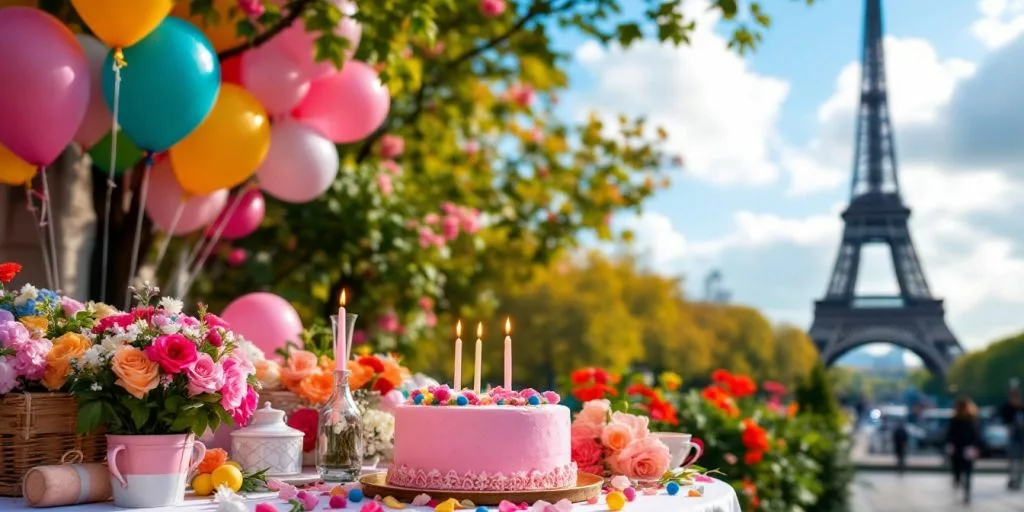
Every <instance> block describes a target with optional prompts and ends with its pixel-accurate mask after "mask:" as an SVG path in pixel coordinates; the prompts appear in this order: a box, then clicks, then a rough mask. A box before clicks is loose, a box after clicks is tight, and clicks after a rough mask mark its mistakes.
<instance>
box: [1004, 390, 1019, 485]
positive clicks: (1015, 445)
mask: <svg viewBox="0 0 1024 512" xmlns="http://www.w3.org/2000/svg"><path fill="white" fill-rule="evenodd" d="M1010 386H1011V387H1010V394H1009V397H1008V398H1007V400H1006V403H1005V404H1003V406H1002V407H1000V408H999V417H1000V418H1001V419H1002V420H1003V423H1004V424H1005V425H1006V428H1007V430H1008V431H1009V432H1008V433H1009V438H1010V439H1009V443H1008V444H1007V446H1006V457H1007V458H1008V459H1009V466H1010V480H1009V482H1007V484H1006V486H1007V487H1008V488H1009V489H1010V490H1011V491H1019V490H1021V483H1022V481H1024V404H1022V403H1021V397H1020V387H1019V386H1018V385H1017V383H1016V382H1013V383H1011V385H1010Z"/></svg>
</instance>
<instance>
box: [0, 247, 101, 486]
mask: <svg viewBox="0 0 1024 512" xmlns="http://www.w3.org/2000/svg"><path fill="white" fill-rule="evenodd" d="M20 270H21V265H19V264H17V263H10V262H9V263H2V264H0V417H3V418H7V419H8V421H5V422H3V424H2V425H0V454H2V455H0V496H21V493H22V486H21V480H22V477H23V476H24V474H25V473H26V472H27V471H28V470H29V469H31V468H32V467H35V466H40V465H46V464H57V463H59V462H60V460H61V458H62V457H63V456H64V454H65V451H66V450H68V449H69V448H70V449H75V450H78V451H80V452H82V455H83V457H82V459H83V461H85V462H99V461H102V460H103V457H104V456H105V452H106V448H105V443H104V438H103V436H101V435H90V436H80V435H78V434H77V432H76V431H75V429H74V417H75V400H74V398H73V397H71V396H70V395H68V394H66V393H55V392H60V391H64V390H66V387H67V385H66V383H67V377H68V374H69V372H70V371H71V364H72V362H73V361H74V360H76V359H77V358H80V357H81V356H82V355H83V354H84V353H85V351H86V350H87V349H88V348H89V347H90V345H91V344H92V342H91V341H90V340H89V338H88V337H87V336H84V335H83V334H82V332H83V331H85V332H88V330H89V329H90V328H92V326H93V325H94V324H95V322H96V319H97V318H98V317H102V316H104V315H106V314H109V313H112V312H115V311H116V310H114V309H113V308H111V307H110V306H107V305H105V304H89V305H88V306H86V305H84V304H82V303H81V302H78V301H77V300H74V299H72V298H70V297H65V296H61V295H59V294H57V293H56V292H53V291H51V290H47V289H40V288H36V287H35V286H32V285H31V284H25V285H23V286H22V287H21V288H20V289H14V290H8V289H7V286H8V285H9V284H10V283H11V281H13V280H14V278H15V277H16V276H17V274H18V272H19V271H20Z"/></svg>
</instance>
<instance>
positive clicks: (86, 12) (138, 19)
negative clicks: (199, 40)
mask: <svg viewBox="0 0 1024 512" xmlns="http://www.w3.org/2000/svg"><path fill="white" fill-rule="evenodd" d="M71 5H73V6H75V10H76V11H78V15H79V16H81V17H82V21H84V22H85V24H86V25H88V26H89V28H91V29H92V31H93V33H94V34H96V38H97V39H99V40H100V41H103V42H104V43H106V44H107V46H109V47H111V48H126V47H129V46H131V45H133V44H135V43H137V42H139V41H141V40H142V39H143V38H144V37H146V36H148V35H149V33H150V32H152V31H153V30H155V29H156V27H157V26H159V25H160V23H161V22H163V21H164V18H166V17H167V15H168V14H170V12H171V7H173V6H174V0H71Z"/></svg>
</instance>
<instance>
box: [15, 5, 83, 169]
mask: <svg viewBox="0 0 1024 512" xmlns="http://www.w3.org/2000/svg"><path fill="white" fill-rule="evenodd" d="M0 69H2V70H3V73H4V78H3V80H0V120H2V121H0V144H3V145H4V146H7V148H8V149H10V150H11V151H12V152H14V154H16V155H18V156H19V157H21V158H22V159H23V160H25V161H26V162H28V163H30V164H33V165H50V164H51V163H53V161H54V160H56V159H57V157H58V156H60V154H61V152H63V151H64V148H65V147H66V146H67V145H68V143H70V142H71V138H72V137H73V136H74V135H75V132H76V131H77V130H78V126H79V125H81V124H82V118H83V117H84V116H85V109H86V107H87V106H88V105H89V61H88V59H86V57H85V52H84V51H82V46H81V45H80V44H78V41H77V40H76V39H75V36H74V34H72V33H71V31H70V30H68V28H67V27H65V26H64V24H63V23H61V22H60V21H58V20H57V18H54V17H53V16H51V15H49V14H47V13H45V12H43V11H40V10H39V9H30V8H27V7H8V8H6V9H2V10H0Z"/></svg>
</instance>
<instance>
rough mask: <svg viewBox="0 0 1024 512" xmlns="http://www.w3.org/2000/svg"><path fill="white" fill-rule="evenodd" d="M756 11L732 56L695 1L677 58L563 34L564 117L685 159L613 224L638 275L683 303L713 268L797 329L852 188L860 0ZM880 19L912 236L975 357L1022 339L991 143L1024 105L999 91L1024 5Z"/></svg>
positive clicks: (1012, 203)
mask: <svg viewBox="0 0 1024 512" xmlns="http://www.w3.org/2000/svg"><path fill="white" fill-rule="evenodd" d="M695 3H697V2H695V1H694V2H688V4H689V5H690V6H691V7H690V8H693V7H692V6H693V5H694V4H695ZM937 4H941V5H942V8H936V5H937ZM765 7H766V10H768V12H769V13H770V14H771V16H772V18H773V25H772V27H771V29H770V30H769V31H768V32H767V33H766V34H765V41H764V43H763V44H762V45H761V47H760V48H759V49H758V50H757V51H756V53H754V54H753V55H750V56H747V57H744V58H740V57H738V56H736V55H735V54H734V53H732V52H730V51H728V50H726V49H725V48H724V38H725V36H726V34H727V32H728V30H729V29H728V26H727V25H724V24H720V23H718V20H717V19H714V18H711V17H708V15H707V13H706V12H704V10H703V9H700V8H696V10H694V11H693V14H695V15H697V16H698V33H697V34H695V37H694V43H693V45H692V47H689V48H683V49H674V48H671V47H668V46H662V45H657V44H652V43H645V44H641V45H640V46H639V47H635V48H632V49H630V50H628V51H622V50H621V49H618V48H614V47H613V48H607V49H602V48H600V47H598V46H596V45H594V44H592V43H586V42H582V41H581V40H580V39H577V38H573V37H566V38H563V39H562V40H561V41H560V44H562V45H563V47H565V48H566V49H567V50H569V51H572V52H573V53H574V55H575V59H574V61H573V63H572V64H571V66H570V68H569V72H570V77H571V79H572V83H573V89H572V92H571V93H570V94H569V95H567V97H566V98H565V101H564V102H563V107H562V108H563V111H564V113H565V115H569V116H582V115H584V113H586V112H589V111H595V110H596V111H598V112H600V113H602V114H604V115H608V116H611V115H614V114H616V113H619V112H623V113H627V114H632V115H645V116H649V117H650V118H651V119H652V121H653V122H655V123H657V124H662V125H664V126H666V127H667V128H668V129H669V132H670V133H671V134H672V147H671V149H672V150H674V151H678V152H679V153H681V154H683V155H684V156H685V157H686V161H687V168H686V170H685V171H684V172H683V173H681V174H677V175H676V176H674V184H673V186H672V187H671V188H670V189H669V190H667V191H663V192H661V193H660V194H659V195H658V196H657V197H656V198H655V199H654V200H653V201H651V203H650V204H649V206H648V208H647V210H646V211H645V213H644V214H642V215H640V216H633V215H623V216H620V217H619V218H617V219H616V224H617V225H618V226H620V227H624V228H625V227H628V228H631V229H634V230H636V231H637V232H638V233H639V235H640V237H639V238H640V242H639V244H638V247H637V250H638V251H640V252H641V254H644V255H645V256H646V257H647V260H648V262H649V264H650V265H652V266H654V267H655V268H658V269H659V270H662V271H665V272H668V273H673V274H684V275H686V276H688V278H689V282H690V286H689V287H688V291H690V292H691V293H692V294H696V293H697V292H698V290H699V289H700V286H699V285H700V280H701V277H702V276H703V275H705V274H706V272H707V271H709V270H710V269H711V268H721V269H722V271H723V273H724V274H725V280H726V283H727V286H728V287H729V288H731V289H732V291H733V295H734V299H735V300H736V301H738V302H744V303H749V304H752V305H754V306H757V307H759V308H761V309H762V310H764V311H766V312H767V313H768V314H769V316H771V317H772V318H773V319H774V320H776V321H786V322H793V323H796V324H798V325H802V326H806V325H807V324H808V323H809V321H810V314H811V301H812V300H813V299H814V298H816V297H817V296H819V295H820V294H821V293H822V291H823V290H824V287H825V283H826V279H827V278H828V273H829V271H830V267H831V265H832V260H833V258H834V255H835V250H836V248H837V247H838V237H839V231H840V229H841V224H840V222H839V219H838V212H839V211H841V209H842V207H843V206H844V205H845V201H846V199H847V195H848V193H847V187H848V183H849V179H850V177H849V173H850V161H851V157H852V152H853V148H852V147H851V146H852V144H853V126H854V116H853V107H854V104H855V100H856V95H857V94H856V87H857V80H858V79H859V69H858V66H857V65H856V62H857V61H858V60H859V57H860V46H861V31H862V25H863V21H862V16H863V2H861V1H854V0H842V1H840V0H821V1H819V2H816V4H815V5H814V6H811V7H806V6H805V5H804V3H803V2H799V1H774V2H767V5H765ZM883 10H884V17H885V29H886V32H887V35H888V37H887V39H886V53H887V55H886V57H887V68H888V70H887V71H888V78H889V87H890V107H891V110H892V117H893V121H894V124H895V133H896V146H897V152H898V155H899V158H900V172H901V184H902V185H903V194H904V198H905V200H906V201H907V202H908V203H909V204H910V206H911V207H912V208H914V211H915V217H914V218H913V219H912V225H911V229H912V230H913V234H914V237H915V242H916V245H917V248H918V251H919V253H920V254H921V256H922V258H923V260H924V262H923V263H924V267H925V272H926V274H927V276H928V278H929V282H930V284H931V286H932V289H933V291H934V292H935V293H936V294H937V295H939V296H941V297H944V298H946V300H947V310H948V314H947V320H948V321H949V323H950V324H951V326H952V328H953V330H954V332H956V333H957V334H958V335H959V337H960V338H961V342H962V343H963V344H964V345H966V346H967V347H968V348H977V347H980V346H983V345H984V344H985V343H987V342H990V341H992V340H993V339H994V338H996V337H999V336H1003V335H1007V334H1010V333H1012V332H1015V331H1019V330H1020V329H1021V328H1024V322H1021V321H1020V320H1019V318H1020V313H1019V312H1020V311H1021V309H1022V308H1024V291H1021V290H1022V288H1024V287H1022V286H1021V285H1020V284H1019V283H1021V282H1024V220H1019V219H1024V217H1022V215H1021V214H1022V213H1024V208H1022V207H1021V206H1019V205H1018V201H1017V200H1016V199H1017V198H1018V197H1021V196H1020V194H1024V173H1022V172H1021V169H1020V168H1019V167H1018V165H1017V164H1016V162H1018V161H1024V159H1021V157H1024V154H1022V153H1024V150H1020V149H1019V148H1018V147H1017V146H1020V144H1019V142H1018V139H1017V137H1013V136H1008V135H1001V134H1009V133H1021V132H1020V131H1016V132H1014V131H1011V129H1014V128H1016V127H1018V126H1019V127H1020V128H1024V99H1020V98H1018V97H1017V96H1019V95H1018V94H1016V93H1014V92H1013V91H1014V90H1016V88H1014V87H1007V85H1006V84H1007V83H1008V82H1011V81H1015V80H1013V79H1014V78H1015V77H1017V76H1018V75H1019V76H1024V41H1021V42H1019V43H1018V40H1020V39H1021V38H1020V37H1019V35H1020V34H1021V33H1022V32H1024V0H977V1H975V0H970V1H968V0H959V1H955V2H954V1H941V2H936V1H935V0H888V1H886V2H884V5H883ZM688 12H689V11H688ZM1018 57H1021V58H1018ZM1017 63H1020V64H1017ZM1016 83H1020V82H1016ZM886 258H887V254H886V253H885V252H884V251H880V250H872V251H870V252H869V254H868V255H867V260H868V261H867V262H865V264H864V267H862V272H863V273H864V274H863V275H864V276H865V278H864V279H863V286H862V290H863V291H865V292H872V291H876V292H877V291H886V290H890V289H891V288H892V286H894V284H893V281H892V278H891V270H890V269H891V265H889V264H887V261H886ZM1014 282H1016V283H1018V284H1016V285H1013V284H1011V283H1014Z"/></svg>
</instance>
